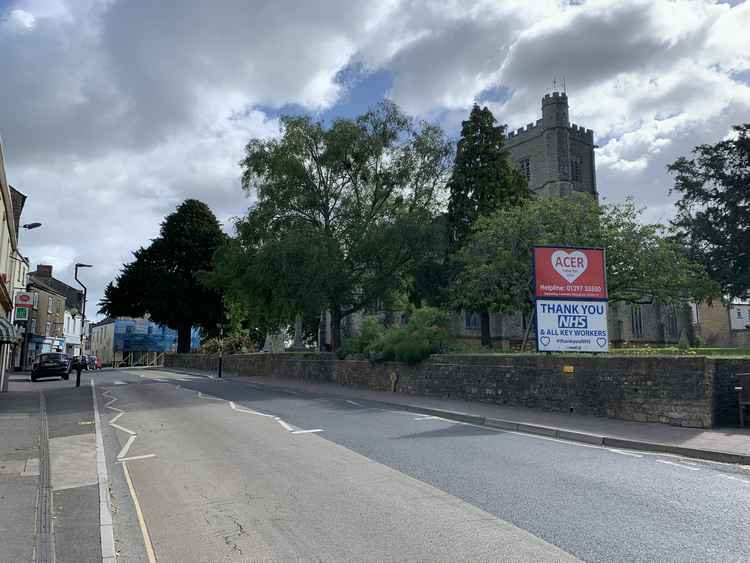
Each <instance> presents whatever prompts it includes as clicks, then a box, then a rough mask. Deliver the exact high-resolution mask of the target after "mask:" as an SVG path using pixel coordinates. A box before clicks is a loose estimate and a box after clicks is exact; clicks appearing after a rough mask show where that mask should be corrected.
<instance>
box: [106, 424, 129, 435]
mask: <svg viewBox="0 0 750 563" xmlns="http://www.w3.org/2000/svg"><path fill="white" fill-rule="evenodd" d="M109 425H110V426H112V427H114V428H117V429H118V430H122V431H123V432H125V433H126V434H130V435H131V436H135V432H133V431H132V430H128V429H127V428H125V427H124V426H120V425H119V424H115V423H113V422H110V423H109Z"/></svg>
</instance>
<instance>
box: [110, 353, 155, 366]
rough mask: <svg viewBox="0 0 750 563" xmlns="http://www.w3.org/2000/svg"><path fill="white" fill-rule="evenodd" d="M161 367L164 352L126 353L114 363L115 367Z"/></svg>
mask: <svg viewBox="0 0 750 563" xmlns="http://www.w3.org/2000/svg"><path fill="white" fill-rule="evenodd" d="M134 366H141V367H162V366H164V352H128V353H127V354H123V356H122V359H121V360H119V361H117V362H116V367H134Z"/></svg>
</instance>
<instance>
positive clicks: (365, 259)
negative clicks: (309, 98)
mask: <svg viewBox="0 0 750 563" xmlns="http://www.w3.org/2000/svg"><path fill="white" fill-rule="evenodd" d="M281 122H282V131H281V136H280V137H279V138H276V139H253V140H251V141H250V142H249V143H248V144H247V147H246V154H245V158H244V159H243V160H242V162H241V166H242V169H243V176H242V184H243V187H244V189H245V190H247V191H248V192H249V193H250V194H251V195H252V196H254V197H255V198H256V203H255V205H254V206H253V207H252V208H251V210H250V211H249V213H248V215H247V216H246V217H244V218H242V219H241V220H240V221H239V222H238V223H237V235H238V236H237V240H236V241H235V242H234V243H233V244H232V245H230V246H229V247H228V248H227V249H226V251H224V252H222V253H220V255H219V257H218V261H217V271H218V272H220V273H221V275H220V276H219V278H220V280H219V282H218V283H219V284H220V285H222V286H223V287H226V288H229V289H228V290H229V291H231V292H232V295H234V296H235V297H236V298H238V299H241V300H242V301H243V302H244V303H245V304H246V306H247V309H248V310H249V311H250V312H251V314H255V315H258V317H259V318H262V319H263V320H264V322H265V323H267V324H268V325H269V326H273V325H276V326H283V325H285V324H291V323H292V322H293V321H294V318H295V317H296V316H297V315H303V316H304V317H306V318H310V317H311V316H312V315H313V313H317V314H319V313H320V312H321V311H323V310H328V311H330V312H331V318H332V325H333V326H332V334H331V336H332V346H333V348H334V349H336V348H338V347H339V345H340V343H341V335H340V326H341V319H342V318H343V317H345V316H346V315H348V314H351V313H353V312H355V311H359V310H362V309H364V308H367V307H374V306H377V305H378V304H382V303H383V302H384V301H387V300H388V299H389V298H390V296H391V295H392V293H393V292H395V291H404V290H405V287H406V285H407V283H408V279H409V276H410V274H411V273H412V270H413V268H414V266H415V264H417V263H418V262H419V260H420V259H421V256H422V255H423V254H424V252H425V248H426V247H428V246H429V245H430V241H431V240H432V238H431V237H432V228H431V226H432V224H433V219H434V217H435V216H436V214H437V212H438V209H439V206H440V193H441V190H442V189H444V186H445V181H446V176H447V171H448V169H449V166H450V157H451V146H450V144H449V143H448V141H447V140H446V138H445V136H444V134H443V132H442V131H441V130H440V129H439V128H438V127H436V126H434V125H429V124H426V123H419V124H415V123H414V122H413V121H412V120H411V119H410V118H408V117H407V116H405V115H404V114H403V113H401V111H400V110H399V109H398V107H396V106H395V105H394V104H393V103H391V102H388V101H386V102H383V103H381V104H380V105H378V106H377V107H376V108H374V109H373V110H371V111H368V112H367V113H365V114H364V115H362V116H360V117H358V118H356V119H338V120H335V121H334V122H333V123H331V124H330V126H326V125H324V124H323V123H320V122H316V121H314V120H313V119H312V118H310V117H309V116H294V117H292V116H287V117H283V118H282V120H281ZM232 272H242V276H241V277H237V278H235V281H232V279H230V278H231V277H232ZM239 279H242V280H243V283H242V285H239V284H238V282H237V281H236V280H239Z"/></svg>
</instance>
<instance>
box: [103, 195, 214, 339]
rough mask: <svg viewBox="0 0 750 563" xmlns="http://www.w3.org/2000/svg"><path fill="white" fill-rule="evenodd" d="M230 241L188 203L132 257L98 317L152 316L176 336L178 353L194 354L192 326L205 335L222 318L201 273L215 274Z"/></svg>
mask: <svg viewBox="0 0 750 563" xmlns="http://www.w3.org/2000/svg"><path fill="white" fill-rule="evenodd" d="M225 241H226V235H225V234H224V233H223V232H222V230H221V226H220V225H219V222H218V221H217V219H216V217H215V216H214V214H213V212H212V211H211V210H210V209H209V207H208V206H207V205H206V204H205V203H203V202H200V201H198V200H195V199H188V200H185V201H184V202H183V203H182V204H181V205H180V206H179V207H178V208H177V210H176V211H175V212H174V213H172V214H170V215H168V216H167V217H166V218H165V219H164V221H163V222H162V224H161V230H160V234H159V236H158V237H157V238H155V239H154V240H153V241H152V242H151V244H150V245H149V246H147V247H145V248H140V249H138V250H137V251H135V252H134V253H133V257H134V260H133V261H132V262H130V263H128V264H125V265H124V266H123V267H122V269H121V271H120V273H119V274H118V276H117V278H116V279H115V281H114V283H110V284H108V285H107V288H106V289H105V292H104V298H103V299H102V300H101V301H100V303H99V305H100V309H99V312H100V313H101V314H104V315H108V316H134V317H139V316H143V315H145V314H147V313H148V314H149V315H150V317H151V319H152V320H154V321H155V322H157V323H159V324H163V325H166V326H169V327H170V328H174V329H176V330H177V351H178V352H181V353H184V352H189V351H190V340H191V330H192V327H193V326H194V325H198V326H201V327H203V328H204V329H205V330H206V332H207V333H212V332H214V331H215V330H216V324H217V323H218V322H220V321H221V320H222V318H223V307H222V303H221V294H220V293H219V292H217V291H216V290H215V289H211V288H207V287H206V286H205V285H204V284H203V283H202V282H201V281H200V280H199V275H200V273H201V272H203V271H206V270H210V269H211V268H212V260H213V256H214V254H215V253H216V251H217V250H218V249H219V248H220V247H221V246H222V245H223V244H224V243H225Z"/></svg>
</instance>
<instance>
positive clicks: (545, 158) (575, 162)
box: [506, 92, 597, 196]
mask: <svg viewBox="0 0 750 563" xmlns="http://www.w3.org/2000/svg"><path fill="white" fill-rule="evenodd" d="M506 146H507V148H508V151H509V152H510V155H511V158H512V160H513V162H514V163H515V164H516V166H517V167H518V169H519V170H520V171H521V173H522V174H523V175H524V176H525V177H526V181H527V183H528V185H529V188H531V189H532V190H533V191H534V192H536V193H538V194H540V195H545V196H566V195H568V194H570V193H572V192H583V193H588V194H592V195H594V196H597V192H596V169H595V164H594V132H593V131H592V130H591V129H585V128H583V127H579V126H578V125H576V124H575V123H574V124H571V123H570V118H569V115H568V96H567V95H566V94H565V93H561V92H553V93H552V94H547V95H546V96H544V98H543V99H542V118H541V119H538V120H537V121H536V123H529V124H528V125H526V128H525V129H524V128H523V127H522V128H520V129H518V130H516V131H511V132H510V133H509V134H508V140H507V145H506Z"/></svg>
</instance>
